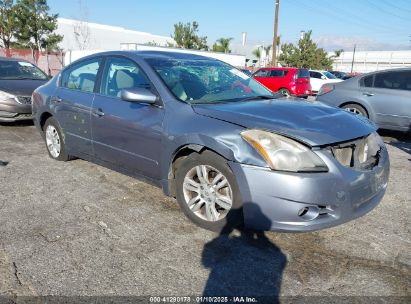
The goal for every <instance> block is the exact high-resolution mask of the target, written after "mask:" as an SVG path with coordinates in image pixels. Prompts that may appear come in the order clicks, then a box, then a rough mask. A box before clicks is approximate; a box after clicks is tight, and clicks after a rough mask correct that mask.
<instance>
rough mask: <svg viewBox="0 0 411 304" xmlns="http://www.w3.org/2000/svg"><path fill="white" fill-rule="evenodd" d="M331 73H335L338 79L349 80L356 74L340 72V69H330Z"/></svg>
mask: <svg viewBox="0 0 411 304" xmlns="http://www.w3.org/2000/svg"><path fill="white" fill-rule="evenodd" d="M330 73H331V74H333V75H334V76H335V77H337V78H338V79H342V80H347V79H350V78H352V77H354V76H355V75H353V74H351V73H346V72H340V71H330Z"/></svg>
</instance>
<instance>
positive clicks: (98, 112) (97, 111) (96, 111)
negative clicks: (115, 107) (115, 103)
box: [92, 108, 104, 117]
mask: <svg viewBox="0 0 411 304" xmlns="http://www.w3.org/2000/svg"><path fill="white" fill-rule="evenodd" d="M92 113H93V115H94V116H98V117H101V116H104V112H103V110H102V109H100V108H98V109H93V111H92Z"/></svg>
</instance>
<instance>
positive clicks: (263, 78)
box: [253, 69, 276, 92]
mask: <svg viewBox="0 0 411 304" xmlns="http://www.w3.org/2000/svg"><path fill="white" fill-rule="evenodd" d="M253 78H254V79H255V80H257V81H258V82H259V83H261V84H262V85H264V86H265V87H266V88H268V89H270V90H271V91H274V92H275V91H276V89H275V85H274V83H273V81H272V79H271V78H270V70H266V69H260V70H258V71H257V72H256V73H255V74H254V75H253Z"/></svg>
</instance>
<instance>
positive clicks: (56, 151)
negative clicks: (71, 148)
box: [46, 125, 61, 158]
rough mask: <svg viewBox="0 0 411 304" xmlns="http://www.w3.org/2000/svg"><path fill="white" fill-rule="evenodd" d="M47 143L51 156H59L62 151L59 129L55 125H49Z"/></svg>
mask: <svg viewBox="0 0 411 304" xmlns="http://www.w3.org/2000/svg"><path fill="white" fill-rule="evenodd" d="M46 145H47V149H48V150H49V152H50V154H51V156H53V157H54V158H57V157H59V155H60V151H61V144H60V136H59V133H58V132H57V129H56V128H55V127H54V126H53V125H49V126H47V129H46Z"/></svg>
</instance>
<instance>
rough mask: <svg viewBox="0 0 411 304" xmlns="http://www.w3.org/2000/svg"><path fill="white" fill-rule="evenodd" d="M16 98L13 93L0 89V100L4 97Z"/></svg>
mask: <svg viewBox="0 0 411 304" xmlns="http://www.w3.org/2000/svg"><path fill="white" fill-rule="evenodd" d="M10 98H11V99H16V96H14V95H13V94H10V93H7V92H4V91H0V100H5V99H10Z"/></svg>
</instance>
